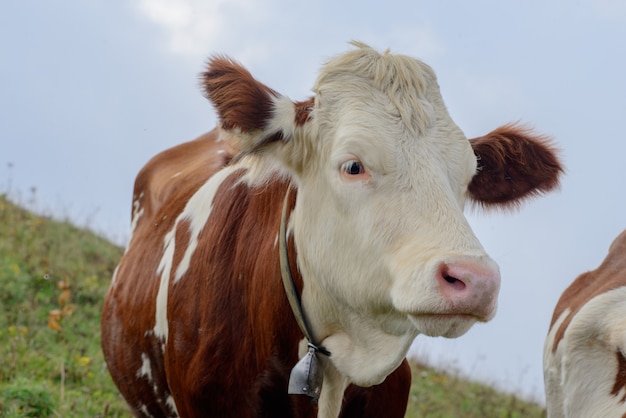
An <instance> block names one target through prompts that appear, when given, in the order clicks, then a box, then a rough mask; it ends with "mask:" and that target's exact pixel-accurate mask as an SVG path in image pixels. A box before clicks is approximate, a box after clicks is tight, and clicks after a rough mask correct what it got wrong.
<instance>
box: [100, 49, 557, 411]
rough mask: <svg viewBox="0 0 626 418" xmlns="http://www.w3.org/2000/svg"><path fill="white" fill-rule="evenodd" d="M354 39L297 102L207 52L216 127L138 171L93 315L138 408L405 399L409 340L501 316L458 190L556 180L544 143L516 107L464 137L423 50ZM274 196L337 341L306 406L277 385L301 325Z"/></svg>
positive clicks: (294, 256) (310, 311) (505, 196)
mask: <svg viewBox="0 0 626 418" xmlns="http://www.w3.org/2000/svg"><path fill="white" fill-rule="evenodd" d="M354 45H355V47H356V48H354V49H353V50H351V51H349V52H347V53H345V54H343V55H340V56H338V57H336V58H334V59H332V60H330V61H329V62H328V63H327V64H326V65H324V66H323V67H322V69H321V72H320V74H319V77H318V79H317V82H316V84H315V87H314V92H315V97H314V98H312V99H310V100H307V101H304V102H295V103H294V102H292V101H291V100H290V99H289V98H287V97H285V96H281V95H279V94H278V93H276V92H275V91H273V90H271V89H269V88H268V87H266V86H265V85H263V84H261V83H259V82H258V81H256V80H255V79H254V78H253V77H252V76H251V75H250V74H249V73H248V72H247V71H246V70H245V69H244V68H242V67H241V66H240V65H238V64H237V63H235V62H233V61H231V60H229V59H227V58H225V57H216V58H213V59H212V60H211V61H210V63H209V66H208V69H207V71H206V72H205V73H204V74H203V85H204V88H205V92H206V95H207V96H208V98H209V99H210V100H211V101H212V103H213V105H214V106H215V108H216V110H217V113H218V114H219V117H220V122H221V127H220V128H219V129H216V130H215V131H213V132H211V133H208V134H206V135H204V136H202V137H200V138H198V139H196V140H194V141H191V142H188V143H185V144H182V145H179V146H177V147H174V148H172V149H169V150H167V151H164V152H162V153H161V154H159V155H157V156H156V157H154V158H153V159H152V160H151V161H150V162H148V164H147V165H146V166H145V167H144V168H143V169H142V170H141V172H140V173H139V175H138V177H137V179H136V182H135V190H134V201H133V216H132V226H133V232H132V236H131V239H130V242H129V244H128V248H127V251H126V253H125V255H124V256H123V258H122V260H121V262H120V264H119V266H118V268H117V269H116V272H115V275H114V277H113V280H112V283H111V287H110V290H109V292H108V294H107V296H106V302H105V305H104V311H103V316H102V344H103V350H104V354H105V357H106V361H107V364H108V367H109V370H110V372H111V375H112V376H113V380H114V381H115V383H116V384H117V386H118V387H119V389H120V391H121V392H122V394H123V395H124V397H125V398H126V400H127V401H128V403H129V405H130V406H131V408H132V409H133V412H134V413H135V414H136V415H137V416H152V417H175V416H180V417H200V416H212V417H213V416H214V417H238V418H240V417H314V416H318V417H337V416H342V417H383V416H384V417H402V416H404V412H405V408H406V403H407V397H408V391H409V385H410V380H411V377H410V370H409V367H408V365H407V363H406V360H404V357H405V355H406V353H407V350H408V349H409V346H410V344H411V343H412V341H413V340H414V338H415V337H416V336H417V335H418V334H426V335H430V336H446V337H458V336H460V335H462V334H463V333H465V332H466V331H467V330H468V329H469V328H470V327H471V326H472V324H474V323H475V322H477V321H479V322H485V321H488V320H489V319H491V318H492V317H493V315H494V313H495V310H496V300H497V295H498V290H499V284H500V274H499V271H498V267H497V265H496V264H495V262H494V261H493V260H492V259H491V258H489V256H488V255H487V254H486V252H485V250H484V249H483V248H482V246H481V245H480V243H479V241H478V239H477V238H476V237H475V236H474V234H473V232H472V230H471V229H470V226H469V225H468V222H467V220H466V219H465V217H464V215H463V208H464V206H465V204H466V200H468V198H469V199H470V200H471V201H474V202H477V203H478V204H481V205H484V206H494V207H503V206H504V207H508V206H515V205H517V204H518V202H519V201H520V200H522V199H524V198H525V197H528V196H532V195H536V194H538V193H542V192H546V191H549V190H551V189H553V188H554V187H555V186H556V185H557V183H558V177H559V174H560V173H561V171H562V170H561V166H560V163H559V161H558V159H557V157H556V155H555V152H554V150H553V149H552V147H551V146H550V145H549V144H548V143H547V141H546V140H545V138H543V137H539V136H536V135H533V134H532V133H531V132H529V131H528V130H524V129H521V128H519V127H517V126H513V125H507V126H504V127H501V128H498V129H496V130H495V131H493V132H491V133H490V134H488V135H486V136H484V137H480V138H476V139H473V140H470V141H468V140H467V138H466V137H465V136H464V135H463V133H462V132H461V130H460V129H459V128H458V127H457V126H456V125H455V124H454V122H453V121H452V120H451V118H450V116H449V115H448V113H447V111H446V108H445V106H444V103H443V100H442V98H441V94H440V92H439V87H438V84H437V81H436V78H435V74H434V73H433V71H432V70H431V68H430V67H428V66H427V65H426V64H424V63H422V62H420V61H418V60H415V59H412V58H409V57H406V56H402V55H392V54H390V53H388V52H386V53H384V54H380V53H378V52H376V51H374V50H373V49H371V48H369V47H367V46H365V45H363V44H359V43H355V44H354ZM286 195H288V197H287V199H288V200H287V203H288V206H287V208H288V250H289V256H290V266H289V270H290V271H291V273H292V274H293V276H294V281H295V285H296V288H297V289H298V292H299V293H300V297H301V303H302V307H303V310H304V315H305V320H306V322H307V323H308V324H309V327H310V330H311V335H312V337H311V338H312V339H313V340H314V341H313V342H314V343H315V344H318V345H319V346H323V347H324V348H325V349H326V350H328V352H329V353H330V355H329V356H325V355H320V356H319V357H320V361H321V365H320V368H321V370H322V374H323V385H322V387H321V394H320V396H319V402H318V403H317V405H315V404H313V403H311V401H310V400H308V398H305V397H303V396H301V395H288V394H287V384H288V379H289V373H290V370H291V368H292V367H293V366H294V364H296V362H297V361H298V358H299V356H301V355H303V354H304V353H305V352H306V343H305V342H304V343H303V332H302V331H301V329H300V328H299V327H298V324H297V322H296V319H295V318H294V314H293V313H292V310H291V308H290V305H289V303H288V300H287V297H286V295H285V290H284V288H283V283H282V282H281V274H280V263H279V241H280V240H279V238H278V234H279V229H280V225H281V212H282V209H281V208H282V206H283V201H284V200H285V196H286Z"/></svg>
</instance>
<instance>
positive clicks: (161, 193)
mask: <svg viewBox="0 0 626 418" xmlns="http://www.w3.org/2000/svg"><path fill="white" fill-rule="evenodd" d="M227 147H228V145H227V143H226V142H223V141H220V140H219V132H218V131H213V132H211V133H209V134H206V135H203V136H201V137H199V138H198V139H196V140H194V141H191V142H188V143H185V144H181V145H179V146H177V147H174V148H172V149H169V150H166V151H164V152H162V153H161V154H159V155H157V156H155V157H154V158H152V159H151V160H150V161H149V162H148V163H147V164H146V166H145V167H144V168H143V169H142V170H141V171H140V173H139V174H138V176H137V179H136V182H135V189H134V198H133V218H132V225H133V231H132V236H131V239H130V242H129V245H128V249H127V251H126V253H125V254H124V256H123V258H122V260H121V261H120V264H119V266H118V268H117V269H116V272H115V274H114V277H113V280H112V284H111V287H110V290H109V292H108V294H107V297H106V301H105V305H104V311H103V316H102V345H103V350H104V354H105V358H106V360H107V364H108V367H109V370H110V372H111V375H112V377H113V380H114V381H115V383H116V385H117V386H118V388H119V389H120V391H121V392H122V394H123V395H124V397H125V398H126V400H127V402H128V403H129V405H130V406H131V408H132V409H133V412H134V413H135V414H136V415H137V416H153V417H162V416H177V414H179V415H180V416H237V417H257V416H258V417H261V416H268V417H314V416H315V415H316V408H315V407H314V405H313V404H311V402H310V401H309V400H308V399H307V398H306V397H303V396H289V395H287V391H286V388H287V382H288V379H289V371H290V369H291V367H293V365H294V364H295V363H296V362H297V359H298V352H297V350H298V342H299V341H300V340H301V339H302V334H301V331H300V330H299V328H298V326H297V324H296V322H295V319H294V318H293V314H292V313H291V310H290V308H289V305H288V303H287V300H286V296H285V294H284V289H283V288H282V282H281V279H280V273H279V271H280V266H279V262H278V259H279V257H278V252H277V251H278V250H277V245H276V242H277V240H276V237H277V232H278V226H279V220H280V208H281V206H282V201H283V197H284V195H285V193H286V190H287V187H288V184H287V183H285V182H284V181H281V180H275V181H274V180H272V181H270V182H269V183H267V184H264V185H263V186H260V187H258V188H257V189H254V190H250V189H249V188H248V186H246V184H245V182H242V181H240V180H241V178H242V176H243V174H244V172H243V171H242V170H238V169H235V168H233V167H227V166H228V163H229V161H230V160H231V158H232V153H233V152H232V150H231V149H228V148H227ZM225 167H226V168H225ZM218 172H219V173H220V174H219V175H216V173H218ZM213 176H214V177H213ZM212 177H213V178H212ZM209 179H210V181H209ZM208 186H212V187H213V186H215V187H214V188H215V190H213V189H212V188H211V187H208ZM207 188H208V189H211V191H209V192H207V191H206V190H204V189H207ZM205 197H207V198H206V199H205ZM209 199H212V200H211V201H210V204H209V205H206V207H203V208H201V209H194V210H196V211H197V212H206V211H209V212H210V216H211V218H210V219H208V218H207V220H208V221H206V224H202V226H201V228H200V229H201V230H198V228H197V225H196V226H195V227H194V226H193V223H194V219H193V218H194V217H195V216H196V215H202V213H192V212H189V213H187V212H188V211H190V209H189V207H190V206H194V204H196V203H198V202H195V201H200V203H204V202H206V201H207V200H209ZM194 202H195V203H194ZM294 202H295V192H294V193H292V199H291V204H292V205H293V204H294ZM183 212H184V213H183ZM194 238H195V241H194ZM190 248H192V249H193V250H192V251H188V250H189V249H190ZM290 249H291V253H290V256H291V262H292V271H293V272H294V273H297V271H298V269H297V267H296V262H295V253H296V251H295V248H294V247H293V241H290ZM168 254H169V255H168ZM188 254H190V256H189V257H190V258H189V259H186V255H188ZM180 266H183V267H180ZM164 275H166V276H164ZM164 277H165V279H164ZM295 280H296V285H297V287H298V288H301V286H302V282H301V278H300V277H299V275H298V274H295ZM162 282H164V283H165V286H166V291H165V292H164V289H163V287H162ZM164 294H165V295H166V296H165V297H166V300H165V302H163V298H164ZM164 309H165V310H164ZM160 311H163V312H162V315H163V316H165V317H166V322H165V323H163V321H162V320H161V321H159V319H158V317H159V315H158V314H157V312H160ZM160 322H161V323H160ZM164 324H167V331H164V330H163V326H164ZM165 336H167V337H168V338H164V337H165ZM410 375H411V373H410V369H409V367H408V365H407V363H406V361H405V362H404V363H403V364H402V365H401V366H400V367H399V368H398V370H397V371H396V372H395V373H393V374H391V375H390V376H389V377H388V378H387V379H386V381H385V382H384V383H383V384H381V385H378V386H375V387H372V388H357V387H350V388H349V389H348V391H347V392H346V397H345V399H346V405H345V408H344V412H343V413H342V415H341V416H342V417H357V416H359V417H377V416H389V417H394V416H396V417H402V416H403V415H404V411H405V409H406V403H407V395H408V390H409V386H410ZM174 399H176V401H175V402H174ZM174 405H176V408H177V409H178V411H175V407H174Z"/></svg>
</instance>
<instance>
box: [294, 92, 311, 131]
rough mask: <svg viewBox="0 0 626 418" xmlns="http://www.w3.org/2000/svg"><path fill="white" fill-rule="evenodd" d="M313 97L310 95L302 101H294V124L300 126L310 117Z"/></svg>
mask: <svg viewBox="0 0 626 418" xmlns="http://www.w3.org/2000/svg"><path fill="white" fill-rule="evenodd" d="M314 103H315V98H314V97H311V98H310V99H308V100H305V101H303V102H296V103H295V107H296V120H295V122H296V126H302V125H304V124H305V123H307V122H308V121H309V120H310V119H311V112H312V111H313V105H314Z"/></svg>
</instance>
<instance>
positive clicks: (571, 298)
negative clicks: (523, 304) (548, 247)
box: [550, 231, 626, 352]
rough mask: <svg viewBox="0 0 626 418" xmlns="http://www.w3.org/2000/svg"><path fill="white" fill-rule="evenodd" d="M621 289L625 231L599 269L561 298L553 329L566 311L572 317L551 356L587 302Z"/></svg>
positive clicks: (576, 282)
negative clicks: (567, 310)
mask: <svg viewBox="0 0 626 418" xmlns="http://www.w3.org/2000/svg"><path fill="white" fill-rule="evenodd" d="M622 286H626V231H624V232H622V233H621V234H620V235H619V236H618V237H617V238H615V240H614V241H613V243H612V244H611V247H610V249H609V253H608V255H607V256H606V258H605V259H604V260H603V261H602V263H601V264H600V266H599V267H598V268H597V269H595V270H593V271H589V272H586V273H583V274H581V275H580V276H578V277H577V278H576V280H574V281H573V282H572V284H571V285H570V286H569V287H568V288H567V289H565V291H564V292H563V294H562V295H561V298H560V299H559V301H558V303H557V305H556V307H555V309H554V314H553V315H552V321H551V323H550V328H552V327H553V326H554V323H555V322H556V321H557V320H558V318H559V317H560V316H561V315H562V314H563V312H565V310H566V309H569V314H568V315H567V317H566V318H565V320H564V321H563V322H562V323H561V325H560V326H559V328H558V329H557V331H556V333H555V336H554V344H553V346H552V352H556V349H557V347H558V345H559V342H560V341H561V340H562V339H563V336H564V335H565V332H566V330H567V327H568V326H569V324H570V322H571V321H572V319H573V318H574V316H576V314H577V313H578V311H580V309H581V308H582V307H583V306H584V305H585V304H586V303H587V302H589V301H590V300H591V299H593V298H595V297H596V296H598V295H601V294H603V293H606V292H608V291H611V290H613V289H617V288H619V287H622Z"/></svg>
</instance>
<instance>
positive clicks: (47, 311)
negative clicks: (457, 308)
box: [0, 195, 545, 418]
mask: <svg viewBox="0 0 626 418" xmlns="http://www.w3.org/2000/svg"><path fill="white" fill-rule="evenodd" d="M122 252H123V250H122V249H121V248H119V247H117V246H115V245H113V244H111V243H110V242H108V241H107V240H105V239H103V238H101V237H99V236H97V235H95V234H94V233H92V232H90V231H87V230H84V229H79V228H76V227H75V226H73V225H71V224H70V223H69V222H58V221H53V220H51V219H48V218H47V217H42V216H38V215H35V214H33V213H31V212H29V211H26V210H24V209H22V208H21V207H19V206H16V205H14V204H13V203H11V202H10V201H9V200H8V199H7V198H6V196H4V195H0V289H1V292H0V417H64V418H65V417H69V418H71V417H77V418H78V417H80V418H84V417H130V413H129V410H128V408H127V407H126V404H125V403H124V401H123V399H122V397H121V396H120V394H119V393H118V391H117V389H116V388H115V385H114V384H113V382H112V381H111V378H110V377H109V374H108V372H107V370H106V366H105V363H104V359H103V357H102V353H101V350H100V310H101V306H102V300H103V297H104V294H105V292H106V290H107V288H108V285H109V282H110V278H111V275H112V272H113V269H114V268H115V265H116V264H117V262H118V260H119V258H120V257H121V255H122ZM406 416H407V417H410V418H416V417H450V418H473V417H476V418H490V417H502V418H505V417H507V418H516V417H525V418H526V417H530V418H532V417H544V416H545V412H544V410H543V409H542V408H541V407H539V406H537V405H534V404H532V403H526V402H523V401H521V400H520V399H518V398H516V397H514V396H512V395H507V394H502V393H498V392H497V391H495V390H493V389H491V388H489V387H486V386H483V385H480V384H477V383H473V382H469V381H467V380H463V379H461V378H458V377H455V376H451V375H448V374H443V373H440V372H437V371H435V370H433V369H431V368H429V367H427V366H424V365H421V364H418V363H417V362H414V364H413V387H412V389H411V395H410V399H409V409H408V412H407V415H406Z"/></svg>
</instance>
